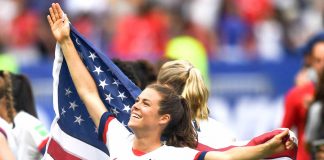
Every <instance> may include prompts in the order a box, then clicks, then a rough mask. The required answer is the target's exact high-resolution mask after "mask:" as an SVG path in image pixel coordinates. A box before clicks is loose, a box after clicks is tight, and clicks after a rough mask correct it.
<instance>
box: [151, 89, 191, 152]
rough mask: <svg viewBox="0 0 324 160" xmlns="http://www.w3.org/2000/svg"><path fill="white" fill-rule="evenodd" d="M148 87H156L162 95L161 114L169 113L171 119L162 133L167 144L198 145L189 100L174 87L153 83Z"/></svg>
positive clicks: (177, 145) (178, 145)
mask: <svg viewBox="0 0 324 160" xmlns="http://www.w3.org/2000/svg"><path fill="white" fill-rule="evenodd" d="M147 88H151V89H154V90H155V91H157V92H158V93H159V95H160V96H161V101H160V102H159V106H160V109H159V114H160V115H163V114H169V115H170V116H171V120H170V122H169V123H168V125H167V127H166V128H165V129H164V131H163V133H162V137H165V138H166V139H167V140H166V144H167V145H170V146H175V147H191V148H195V147H196V146H197V133H196V132H195V130H194V128H193V126H192V124H191V116H190V115H191V113H190V108H189V106H188V103H187V101H186V100H185V99H184V98H183V97H182V96H180V95H178V94H177V93H176V92H175V91H174V90H173V89H171V88H170V87H168V86H165V85H161V84H151V85H149V86H148V87H147Z"/></svg>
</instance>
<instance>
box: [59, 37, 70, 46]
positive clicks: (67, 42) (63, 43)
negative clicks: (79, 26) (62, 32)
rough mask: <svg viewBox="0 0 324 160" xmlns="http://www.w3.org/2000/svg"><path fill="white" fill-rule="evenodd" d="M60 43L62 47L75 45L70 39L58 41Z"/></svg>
mask: <svg viewBox="0 0 324 160" xmlns="http://www.w3.org/2000/svg"><path fill="white" fill-rule="evenodd" d="M58 43H59V44H60V45H61V46H69V45H71V44H72V45H73V42H72V39H71V38H70V37H66V38H64V39H62V40H60V41H58Z"/></svg>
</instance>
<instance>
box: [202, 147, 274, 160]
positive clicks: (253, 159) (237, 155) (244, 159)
mask: <svg viewBox="0 0 324 160" xmlns="http://www.w3.org/2000/svg"><path fill="white" fill-rule="evenodd" d="M267 148H268V146H267V144H261V145H258V146H249V147H236V148H232V149H230V150H228V151H225V152H213V151H212V152H208V153H207V154H206V157H205V160H218V159H219V160H221V159H222V160H257V159H261V158H264V157H267V156H268V155H270V153H269V152H268V151H267ZM218 157H219V158H218Z"/></svg>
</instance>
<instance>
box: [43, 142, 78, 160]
mask: <svg viewBox="0 0 324 160" xmlns="http://www.w3.org/2000/svg"><path fill="white" fill-rule="evenodd" d="M47 152H48V154H49V155H51V157H52V158H53V159H68V160H80V158H78V157H76V156H74V155H72V154H69V153H67V152H65V150H64V149H63V148H62V147H61V146H60V144H58V143H57V142H56V141H55V140H54V139H51V142H50V143H49V149H48V151H47Z"/></svg>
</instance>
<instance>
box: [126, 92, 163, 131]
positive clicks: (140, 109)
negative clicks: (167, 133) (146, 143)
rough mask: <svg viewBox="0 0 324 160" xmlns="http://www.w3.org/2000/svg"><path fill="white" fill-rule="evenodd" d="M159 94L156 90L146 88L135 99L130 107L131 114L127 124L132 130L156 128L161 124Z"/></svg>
mask: <svg viewBox="0 0 324 160" xmlns="http://www.w3.org/2000/svg"><path fill="white" fill-rule="evenodd" d="M160 100H161V96H160V95H159V93H158V92H157V91H155V90H154V89H151V88H146V89H145V90H144V91H143V92H142V93H141V94H140V95H139V96H138V97H137V99H136V102H135V104H134V105H133V107H132V109H131V116H130V120H129V122H128V126H129V127H130V128H132V129H133V130H136V129H146V130H150V129H157V127H158V126H159V125H160V124H161V117H162V116H161V115H159V113H158V111H159V109H160V106H159V102H160Z"/></svg>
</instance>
